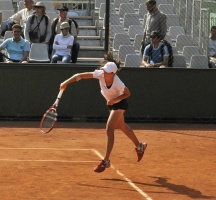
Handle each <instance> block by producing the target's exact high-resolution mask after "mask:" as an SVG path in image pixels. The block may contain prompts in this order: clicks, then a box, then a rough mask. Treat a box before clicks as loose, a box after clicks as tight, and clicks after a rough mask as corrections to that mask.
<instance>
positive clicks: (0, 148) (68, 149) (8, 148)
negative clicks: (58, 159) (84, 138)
mask: <svg viewBox="0 0 216 200" xmlns="http://www.w3.org/2000/svg"><path fill="white" fill-rule="evenodd" d="M15 149H19V150H28V149H29V150H60V151H91V149H70V148H16V147H15V148H12V147H0V150H15Z"/></svg>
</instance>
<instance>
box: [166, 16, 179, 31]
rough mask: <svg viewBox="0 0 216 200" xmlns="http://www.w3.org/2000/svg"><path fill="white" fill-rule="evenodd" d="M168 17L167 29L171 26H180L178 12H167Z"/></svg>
mask: <svg viewBox="0 0 216 200" xmlns="http://www.w3.org/2000/svg"><path fill="white" fill-rule="evenodd" d="M166 17H167V30H169V27H170V26H180V22H179V16H178V15H176V14H166Z"/></svg>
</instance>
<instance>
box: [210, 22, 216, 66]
mask: <svg viewBox="0 0 216 200" xmlns="http://www.w3.org/2000/svg"><path fill="white" fill-rule="evenodd" d="M209 59H210V66H209V67H210V68H215V64H216V26H212V27H211V31H210V37H209Z"/></svg>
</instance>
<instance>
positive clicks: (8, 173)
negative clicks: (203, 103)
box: [0, 121, 216, 200]
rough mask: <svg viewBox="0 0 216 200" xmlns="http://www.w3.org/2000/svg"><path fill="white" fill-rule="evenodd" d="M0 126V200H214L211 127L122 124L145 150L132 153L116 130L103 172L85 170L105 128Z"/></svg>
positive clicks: (100, 150)
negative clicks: (46, 130)
mask: <svg viewBox="0 0 216 200" xmlns="http://www.w3.org/2000/svg"><path fill="white" fill-rule="evenodd" d="M38 126H39V122H6V121H2V122H0V171H1V172H0V180H1V181H0V188H1V190H0V196H1V200H21V199H22V200H30V199H31V200H42V199H43V200H72V199H73V200H83V199H88V200H98V199H101V200H110V199H113V200H131V199H136V200H192V199H201V200H205V199H212V200H215V199H216V189H215V188H216V173H215V170H216V156H215V152H216V125H213V124H141V123H137V124H130V126H131V127H132V128H133V129H134V131H135V133H136V135H137V137H138V138H139V139H140V140H141V141H145V142H147V143H148V147H147V150H146V152H145V156H144V158H143V160H142V161H141V162H140V163H137V162H136V154H135V152H134V146H133V144H132V143H131V142H130V140H129V139H127V138H126V136H125V135H124V134H123V133H121V132H120V131H116V134H115V135H116V137H115V145H114V149H113V153H112V155H111V158H110V159H111V164H112V166H111V168H109V169H106V170H105V171H104V172H103V173H99V174H98V173H95V172H94V171H93V168H94V167H95V166H96V165H97V164H98V163H99V160H100V159H101V158H102V157H103V155H104V152H105V147H106V133H105V123H74V122H70V123H69V122H67V123H63V122H61V123H60V122H59V123H57V126H56V128H55V129H53V131H52V132H50V133H48V134H42V133H40V132H39V128H38Z"/></svg>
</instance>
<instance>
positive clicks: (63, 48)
mask: <svg viewBox="0 0 216 200" xmlns="http://www.w3.org/2000/svg"><path fill="white" fill-rule="evenodd" d="M69 28H70V25H69V23H68V22H62V23H61V26H60V29H61V33H60V34H57V35H56V36H55V39H54V42H53V50H54V54H53V56H52V59H51V63H57V61H62V62H63V63H69V62H70V60H71V48H72V46H73V42H74V37H73V36H72V35H71V34H70V33H69Z"/></svg>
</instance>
